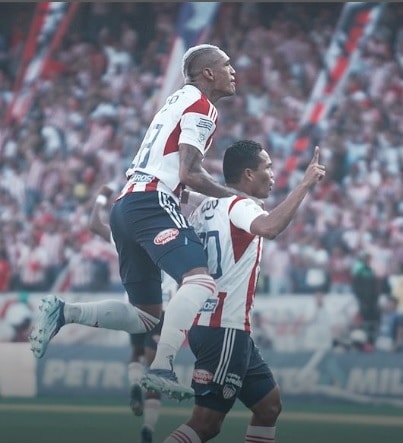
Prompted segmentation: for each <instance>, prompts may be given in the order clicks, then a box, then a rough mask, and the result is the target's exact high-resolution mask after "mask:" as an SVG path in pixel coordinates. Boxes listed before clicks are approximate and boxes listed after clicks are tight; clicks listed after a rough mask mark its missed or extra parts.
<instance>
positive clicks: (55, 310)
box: [29, 294, 65, 358]
mask: <svg viewBox="0 0 403 443" xmlns="http://www.w3.org/2000/svg"><path fill="white" fill-rule="evenodd" d="M63 308H64V301H63V300H61V299H59V298H57V297H55V296H54V295H52V294H50V295H47V296H45V297H43V298H42V301H41V304H40V306H39V310H40V311H41V312H40V314H39V316H38V318H37V320H36V322H35V324H34V327H33V329H32V332H31V335H30V336H29V341H30V343H31V350H32V352H33V354H34V356H35V357H36V358H41V357H43V356H44V355H45V352H46V349H47V347H48V344H49V342H50V340H51V339H52V338H53V337H54V336H55V335H56V334H57V333H58V332H59V330H60V328H61V327H62V326H63V325H64V324H65V321H64V313H63Z"/></svg>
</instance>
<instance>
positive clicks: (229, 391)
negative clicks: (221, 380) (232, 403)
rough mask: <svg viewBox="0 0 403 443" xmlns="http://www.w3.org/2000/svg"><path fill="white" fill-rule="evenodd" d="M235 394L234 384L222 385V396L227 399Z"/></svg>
mask: <svg viewBox="0 0 403 443" xmlns="http://www.w3.org/2000/svg"><path fill="white" fill-rule="evenodd" d="M235 394H236V388H235V386H234V385H230V384H227V385H224V387H223V388H222V396H223V397H224V398H225V399H226V400H229V399H230V398H232V397H233V396H234V395H235Z"/></svg>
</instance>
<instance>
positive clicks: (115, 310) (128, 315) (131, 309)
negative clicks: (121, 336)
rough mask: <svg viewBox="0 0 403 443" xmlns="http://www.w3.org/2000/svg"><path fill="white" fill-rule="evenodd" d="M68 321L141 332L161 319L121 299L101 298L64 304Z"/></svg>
mask: <svg viewBox="0 0 403 443" xmlns="http://www.w3.org/2000/svg"><path fill="white" fill-rule="evenodd" d="M64 318H65V321H66V323H78V324H80V325H86V326H93V327H97V328H105V329H114V330H117V331H126V332H128V333H129V334H141V333H143V332H148V331H150V330H151V329H152V328H153V327H154V326H155V325H157V324H158V323H159V319H158V318H156V317H153V316H152V315H150V314H147V313H146V312H144V311H142V310H140V309H138V308H136V307H135V306H133V305H131V304H130V303H127V302H124V301H119V300H101V301H95V302H86V303H66V304H65V305H64Z"/></svg>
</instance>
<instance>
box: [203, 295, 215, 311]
mask: <svg viewBox="0 0 403 443" xmlns="http://www.w3.org/2000/svg"><path fill="white" fill-rule="evenodd" d="M217 304H218V300H217V299H216V298H209V299H207V300H206V301H205V302H204V304H203V306H202V308H201V309H200V312H214V311H215V310H216V307H217Z"/></svg>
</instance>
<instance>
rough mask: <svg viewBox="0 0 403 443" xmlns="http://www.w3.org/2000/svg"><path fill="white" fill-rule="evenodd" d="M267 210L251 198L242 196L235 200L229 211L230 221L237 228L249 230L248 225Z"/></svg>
mask: <svg viewBox="0 0 403 443" xmlns="http://www.w3.org/2000/svg"><path fill="white" fill-rule="evenodd" d="M262 214H265V215H267V214H268V212H267V211H265V210H264V209H262V208H261V207H260V206H259V205H257V204H256V203H255V202H254V201H253V200H251V199H248V198H244V199H240V200H237V201H236V202H235V204H234V205H233V206H232V207H231V209H230V211H229V218H230V220H231V222H232V223H233V224H234V225H235V226H236V227H237V228H239V229H243V230H244V231H246V232H249V234H251V232H250V225H251V224H252V222H253V220H255V219H256V218H257V217H259V216H260V215H262Z"/></svg>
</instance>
